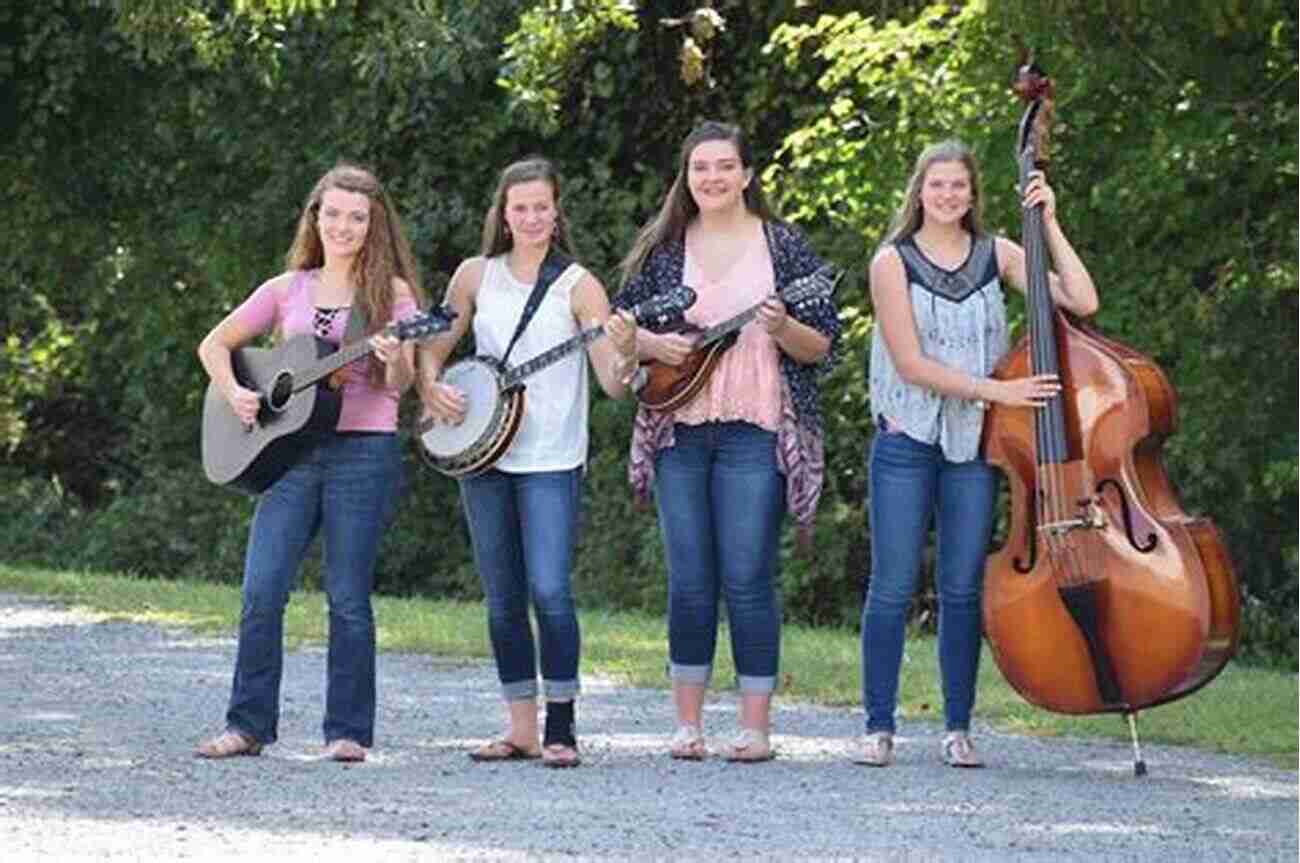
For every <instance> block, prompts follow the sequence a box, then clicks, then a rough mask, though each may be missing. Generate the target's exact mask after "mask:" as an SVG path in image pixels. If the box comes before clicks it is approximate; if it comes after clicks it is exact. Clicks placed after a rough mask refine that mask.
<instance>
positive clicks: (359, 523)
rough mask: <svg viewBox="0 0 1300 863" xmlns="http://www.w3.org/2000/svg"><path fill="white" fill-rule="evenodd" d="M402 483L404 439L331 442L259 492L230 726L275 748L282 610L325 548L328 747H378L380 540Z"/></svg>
mask: <svg viewBox="0 0 1300 863" xmlns="http://www.w3.org/2000/svg"><path fill="white" fill-rule="evenodd" d="M400 478H401V460H400V458H399V453H398V444H397V436H396V435H393V434H378V435H348V434H340V435H329V436H325V437H322V439H321V440H320V442H319V443H318V444H317V445H316V446H314V447H313V448H312V449H311V450H309V452H308V453H307V455H306V456H304V457H303V458H302V459H301V460H300V461H299V462H298V463H297V464H295V465H294V466H293V467H291V468H290V469H289V470H288V472H286V473H285V474H284V476H282V477H280V479H278V480H276V482H275V484H273V485H272V486H271V487H270V488H268V489H267V490H266V491H265V492H263V493H262V495H261V498H260V499H259V500H258V502H257V509H256V511H255V512H254V514H253V523H252V528H251V530H250V536H249V541H248V552H247V556H246V558H245V561H244V587H243V610H242V612H241V614H240V619H239V648H238V653H237V655H236V659H235V679H234V683H233V685H232V686H231V692H230V708H229V710H228V711H227V712H226V724H227V726H228V727H230V728H233V729H235V730H238V731H241V732H243V733H245V734H248V735H250V736H252V737H254V738H256V739H257V740H259V741H261V742H262V743H271V742H274V741H275V739H276V737H277V733H278V729H277V726H278V723H279V718H280V677H281V673H282V671H283V668H284V608H285V605H286V604H287V603H288V601H289V591H290V589H291V587H292V585H293V582H294V581H295V576H296V575H297V572H298V567H299V566H300V565H301V564H302V560H303V556H304V555H305V554H306V551H307V546H308V544H309V543H310V542H311V541H312V539H313V538H314V537H315V536H316V533H317V532H318V531H320V532H321V534H322V542H323V543H324V549H323V550H324V567H323V568H324V582H325V584H324V587H325V593H326V595H327V596H328V597H329V658H328V682H327V684H326V696H325V720H324V723H323V726H322V731H323V733H324V736H325V740H326V742H329V741H332V740H337V739H339V738H347V739H349V740H355V741H356V742H357V743H360V744H361V745H362V746H371V745H372V744H373V743H374V729H375V619H374V613H373V611H372V609H371V606H370V592H371V588H372V587H373V585H374V572H375V559H376V557H377V556H378V554H379V541H380V538H381V536H382V534H383V531H384V528H385V527H386V526H387V523H388V521H389V519H390V518H391V516H392V513H393V509H394V500H395V497H396V495H397V492H398V487H399V484H400Z"/></svg>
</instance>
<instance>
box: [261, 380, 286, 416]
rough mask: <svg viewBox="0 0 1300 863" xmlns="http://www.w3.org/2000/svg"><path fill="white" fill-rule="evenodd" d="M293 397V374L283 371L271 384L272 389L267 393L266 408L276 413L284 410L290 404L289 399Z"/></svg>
mask: <svg viewBox="0 0 1300 863" xmlns="http://www.w3.org/2000/svg"><path fill="white" fill-rule="evenodd" d="M292 395H293V372H290V371H282V372H280V373H279V374H277V375H276V376H275V380H274V381H272V382H271V388H270V389H269V390H268V391H267V394H266V398H265V399H264V401H265V402H266V406H267V407H268V408H270V409H271V410H272V411H274V412H275V413H280V412H281V411H283V410H284V408H285V405H287V404H289V397H290V396H292Z"/></svg>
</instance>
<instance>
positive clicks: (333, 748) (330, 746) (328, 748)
mask: <svg viewBox="0 0 1300 863" xmlns="http://www.w3.org/2000/svg"><path fill="white" fill-rule="evenodd" d="M325 757H326V759H328V760H330V761H340V762H343V763H345V764H353V763H356V762H359V761H365V760H366V749H365V747H364V746H362V745H361V744H360V743H357V742H356V741H355V740H349V739H347V738H346V737H340V738H339V739H338V740H331V741H330V742H329V743H326V744H325Z"/></svg>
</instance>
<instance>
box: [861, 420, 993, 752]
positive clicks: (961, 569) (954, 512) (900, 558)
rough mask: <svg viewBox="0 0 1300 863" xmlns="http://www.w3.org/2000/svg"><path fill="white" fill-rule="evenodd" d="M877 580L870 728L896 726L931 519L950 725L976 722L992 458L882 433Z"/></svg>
mask: <svg viewBox="0 0 1300 863" xmlns="http://www.w3.org/2000/svg"><path fill="white" fill-rule="evenodd" d="M870 487H871V501H870V528H871V580H870V583H869V585H868V589H867V598H866V602H865V603H864V605H863V611H862V700H863V703H864V704H865V705H866V711H867V732H868V733H870V732H874V731H891V732H892V731H893V730H894V708H895V705H896V703H897V700H898V670H899V665H900V664H901V662H902V658H903V637H904V625H905V621H906V616H907V609H908V605H909V604H910V603H911V601H912V597H913V595H914V594H915V593H916V588H917V582H918V580H919V578H920V573H921V555H922V553H923V552H924V549H925V539H926V534H927V532H928V528H929V526H930V521H931V516H933V518H934V524H935V528H936V533H937V535H938V536H937V546H936V549H937V553H936V574H935V582H936V585H937V587H938V591H939V673H940V675H941V677H942V679H943V700H944V704H943V712H944V722H945V724H946V726H947V728H948V730H949V731H965V730H967V729H969V727H970V715H971V708H972V707H973V706H974V703H975V676H976V673H977V672H978V670H979V659H980V591H981V588H982V586H983V580H984V558H985V555H986V554H987V553H988V543H989V536H990V534H991V531H992V527H993V498H994V493H995V492H996V490H997V475H996V473H995V472H994V470H993V468H991V467H989V466H988V464H986V463H985V462H984V461H982V460H980V459H976V460H974V461H967V462H951V461H948V460H947V459H945V458H944V456H943V452H942V450H940V448H939V447H938V446H934V445H931V444H925V443H921V442H919V441H916V440H913V439H912V438H910V437H908V436H907V435H905V434H903V433H902V432H898V431H880V432H878V433H877V435H876V438H875V440H874V441H873V443H872V446H871V456H870Z"/></svg>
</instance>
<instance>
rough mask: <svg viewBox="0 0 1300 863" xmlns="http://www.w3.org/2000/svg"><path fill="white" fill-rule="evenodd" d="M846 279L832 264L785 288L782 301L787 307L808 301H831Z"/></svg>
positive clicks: (801, 277)
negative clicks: (841, 281)
mask: <svg viewBox="0 0 1300 863" xmlns="http://www.w3.org/2000/svg"><path fill="white" fill-rule="evenodd" d="M842 278H844V271H843V270H841V269H839V268H838V267H834V266H832V265H830V264H825V265H823V266H821V267H818V268H817V269H815V270H813V271H812V272H811V273H809V274H808V275H806V276H800V277H799V278H797V279H795V280H794V281H793V282H791V283H790V284H788V285H786V286H785V290H783V291H781V301H782V302H784V303H785V304H786V305H787V306H792V305H796V304H798V303H802V302H804V301H806V300H825V299H829V298H830V297H831V296H832V295H833V294H834V293H835V288H837V287H838V286H839V283H840V279H842Z"/></svg>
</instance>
